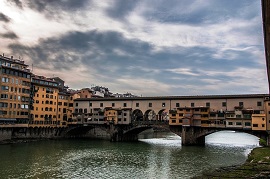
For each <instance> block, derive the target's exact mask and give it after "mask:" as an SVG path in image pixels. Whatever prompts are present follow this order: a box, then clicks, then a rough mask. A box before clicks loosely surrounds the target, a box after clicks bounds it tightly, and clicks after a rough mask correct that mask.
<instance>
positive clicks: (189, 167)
mask: <svg viewBox="0 0 270 179" xmlns="http://www.w3.org/2000/svg"><path fill="white" fill-rule="evenodd" d="M140 137H141V139H140V140H139V142H135V143H134V142H130V143H111V142H108V141H93V140H86V139H85V140H61V141H40V142H34V143H26V144H14V145H3V146H0V158H1V163H0V173H1V177H2V178H162V179H165V178H190V177H192V176H195V175H197V174H199V173H201V172H202V171H204V170H211V169H214V168H216V167H220V166H229V165H236V164H241V163H243V162H244V161H245V160H246V158H247V154H248V153H247V152H248V151H249V150H251V149H252V148H254V147H256V146H258V139H257V138H256V137H254V136H251V135H247V134H244V133H237V132H219V133H215V134H212V135H209V136H208V137H207V138H206V146H205V147H196V146H189V147H186V146H181V138H180V137H178V136H176V135H174V134H172V133H164V132H163V133H144V134H142V135H141V136H140Z"/></svg>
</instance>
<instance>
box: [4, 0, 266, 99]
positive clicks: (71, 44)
mask: <svg viewBox="0 0 270 179" xmlns="http://www.w3.org/2000/svg"><path fill="white" fill-rule="evenodd" d="M25 2H26V3H25ZM199 2H200V3H199ZM23 3H24V4H23V7H26V6H28V7H30V8H32V9H33V10H35V11H38V12H40V13H42V14H45V16H46V17H50V18H57V17H61V18H63V19H64V20H70V19H71V20H72V18H73V14H75V13H76V19H78V21H80V22H86V21H87V20H88V19H86V17H87V18H90V17H92V15H93V17H96V16H95V15H96V14H98V15H100V16H101V17H100V19H99V20H100V21H102V20H105V21H106V22H105V23H101V24H102V25H104V24H108V22H111V23H115V24H113V25H112V29H111V30H89V29H90V28H89V29H87V27H88V26H85V27H84V28H83V29H82V30H81V31H79V30H74V29H79V28H78V26H75V25H74V23H76V22H72V21H68V22H70V24H72V25H71V26H72V28H71V29H68V28H66V27H65V28H64V29H65V31H67V30H69V31H68V32H67V33H64V32H62V34H61V35H57V36H56V35H55V36H53V37H50V38H43V39H40V40H39V41H38V43H35V45H33V46H27V45H26V44H19V43H18V44H17V43H14V42H13V44H9V46H8V47H9V49H10V50H11V53H12V55H17V56H21V57H23V58H24V60H26V59H29V61H30V63H33V64H34V67H37V68H38V69H42V70H45V71H46V72H47V73H48V76H50V74H54V72H59V73H61V74H63V77H65V76H66V75H69V77H70V76H71V77H73V78H75V79H76V80H77V79H78V78H79V77H80V80H84V81H80V83H84V84H83V85H84V86H85V85H88V84H86V83H88V82H89V81H94V82H95V83H99V82H100V83H101V84H100V85H105V86H107V87H109V88H111V87H114V88H115V89H118V91H116V92H120V91H119V89H122V90H124V91H133V92H135V91H137V93H139V94H144V91H147V93H148V95H149V93H151V90H152V91H153V93H155V94H156V95H158V94H159V95H163V93H165V92H166V94H171V95H172V94H178V95H181V94H222V93H225V94H228V93H231V92H233V91H234V89H235V90H236V91H241V90H242V92H243V93H246V92H249V91H252V92H253V91H256V89H257V86H260V88H261V89H262V87H261V86H263V81H264V80H265V79H266V78H265V76H263V75H259V77H255V76H256V75H257V74H259V73H260V72H262V74H263V73H264V72H265V71H264V70H265V69H264V68H265V66H264V63H265V62H263V63H262V62H258V60H257V59H260V58H259V55H258V54H260V53H262V54H263V43H262V45H258V44H260V40H258V43H257V42H256V43H255V42H253V40H251V41H250V39H252V38H253V37H255V38H258V39H259V38H260V35H261V31H260V32H258V31H259V30H260V26H259V25H258V26H256V23H252V25H250V26H248V27H249V28H250V29H249V28H246V30H243V29H245V28H243V27H246V26H247V25H246V22H247V18H249V19H253V18H255V19H256V18H258V7H257V5H254V2H253V1H251V2H249V3H246V2H245V1H242V0H241V1H236V2H232V3H228V2H226V1H221V0H217V1H215V0H208V1H206V2H205V3H208V4H206V5H205V4H201V1H196V0H194V1H192V2H190V1H178V0H172V1H163V0H157V1H151V0H150V1H124V0H114V1H110V2H108V3H107V4H102V3H101V4H98V5H97V6H95V5H96V4H95V3H99V2H98V1H83V0H79V1H73V0H68V1H64V0H59V1H57V0H47V1H46V0H26V1H23ZM89 5H90V6H91V5H93V6H92V7H98V8H99V9H98V10H97V9H95V10H94V11H93V14H91V13H89V14H87V15H86V14H85V16H83V14H84V12H86V11H91V9H87V8H89V7H90V6H89ZM249 6H251V7H249ZM253 6H254V7H255V8H252V7H253ZM240 7H241V8H240ZM25 9H27V8H24V10H25ZM136 11H137V12H136ZM130 13H137V14H136V15H137V16H136V15H135V16H133V17H132V18H134V24H132V25H134V27H136V20H138V22H141V21H140V20H142V22H143V23H145V22H146V21H145V19H143V18H146V19H148V20H149V28H153V29H154V28H157V31H155V34H153V33H151V32H153V31H151V29H150V30H149V31H148V29H147V23H146V26H142V25H141V24H139V25H138V27H142V28H145V29H143V35H141V36H140V34H138V32H136V30H138V29H136V28H131V26H130V28H129V27H127V28H124V26H125V25H126V26H128V24H127V22H130V23H133V21H132V19H128V17H129V16H128V15H129V14H130ZM138 13H141V14H138ZM65 16H67V17H65ZM81 16H83V17H81ZM0 17H1V14H0ZM5 17H6V16H5ZM65 18H66V19H65ZM97 18H99V17H97ZM230 19H233V20H235V19H236V20H235V21H233V22H234V24H233V25H232V24H230V23H224V24H227V26H229V27H227V26H226V27H225V26H222V25H223V24H222V23H221V22H223V21H230ZM241 19H243V20H244V25H243V24H239V28H238V24H237V25H235V24H236V23H238V22H241ZM90 20H91V19H89V21H90ZM2 21H3V20H2ZM116 21H117V22H116ZM8 22H9V21H8ZM87 22H88V21H87ZM87 22H86V23H87ZM91 22H92V21H91ZM152 22H154V23H153V24H151V23H152ZM41 23H42V22H41ZM94 23H96V22H94ZM166 23H167V24H169V25H170V26H168V27H172V29H168V34H169V35H170V32H172V34H171V36H169V35H168V34H162V33H166V32H167V31H166V27H167V26H166V25H167V24H166ZM89 24H90V23H89ZM179 24H181V26H178V25H179ZM204 24H207V25H205V26H207V27H208V26H209V27H211V28H217V29H221V31H222V30H223V28H224V29H226V28H232V30H224V34H223V33H221V34H220V36H219V34H218V35H216V36H211V35H212V34H211V30H212V29H210V31H209V34H207V33H208V31H207V30H205V32H202V31H200V32H199V30H198V33H199V34H202V35H206V36H207V35H209V39H211V40H209V41H208V40H206V41H205V43H212V42H213V44H214V45H209V46H208V45H205V44H204V41H200V39H199V40H198V41H196V42H198V43H195V45H194V44H193V43H190V44H191V45H190V46H189V44H187V45H185V44H184V43H170V44H169V45H167V46H162V45H160V46H158V44H157V43H155V38H152V37H153V35H156V36H158V35H159V33H160V36H162V35H164V40H167V37H169V38H171V39H168V42H170V41H174V40H175V41H178V40H179V41H181V40H183V39H181V38H186V39H187V41H188V40H189V38H191V40H193V39H192V38H193V36H192V35H190V34H189V33H191V32H189V31H188V30H187V31H186V33H187V35H186V36H185V34H184V35H182V34H180V32H181V33H185V32H184V30H182V29H178V28H181V27H183V28H187V29H189V30H190V29H192V27H204ZM211 24H214V25H213V26H212V25H211ZM216 24H218V25H216ZM98 25H99V24H98V23H96V24H95V26H97V28H96V29H108V28H102V27H98ZM153 25H154V26H153ZM230 25H232V26H230ZM89 26H90V25H89ZM217 26H218V27H217ZM59 27H61V26H59ZM91 28H92V27H91ZM121 28H122V29H121ZM130 29H132V30H130ZM199 29H200V28H199ZM140 30H141V29H139V30H138V31H140ZM159 30H160V31H159ZM178 30H180V32H179V34H177V33H176V32H177V31H178ZM203 30H204V29H203ZM120 31H121V32H120ZM133 31H134V32H133ZM16 32H17V31H16ZM52 32H53V31H52ZM174 32H175V33H174ZM222 32H223V31H222ZM227 32H230V34H226V33H227ZM194 33H196V32H194ZM205 33H206V34H205ZM231 33H233V34H234V35H232V36H230V35H231ZM18 34H19V33H18ZM52 34H53V33H52ZM56 34H59V33H56ZM137 34H138V36H137ZM235 34H236V35H235ZM238 34H239V36H238ZM241 34H242V35H243V34H244V35H243V36H244V37H242V36H241ZM247 34H248V35H247ZM258 34H259V35H258ZM50 35H51V34H50ZM166 35H168V36H166ZM223 35H224V37H225V36H227V38H223ZM0 36H2V37H3V38H10V39H16V38H18V37H17V35H16V34H15V33H13V34H12V33H6V34H1V35H0ZM139 36H140V37H139ZM148 36H149V38H148ZM195 37H196V38H197V37H198V36H195ZM235 37H239V39H238V38H237V39H234V38H235ZM137 38H140V40H139V39H137ZM144 38H147V39H146V40H148V42H146V41H144ZM213 38H217V39H218V40H216V39H213ZM243 38H246V39H243ZM249 38H250V39H249ZM21 39H23V38H21ZM21 39H20V40H21ZM149 39H150V40H149ZM151 39H153V41H151ZM223 39H224V40H223ZM231 39H232V41H230V40H231ZM184 40H185V39H184ZM212 40H213V41H212ZM227 40H229V41H230V43H231V44H229V43H228V42H227ZM241 40H243V43H235V44H234V43H233V42H234V41H237V42H239V41H241ZM175 41H174V42H175ZM21 42H22V40H21ZM247 42H250V43H247ZM254 43H255V44H254ZM29 44H30V43H29ZM200 44H201V45H200ZM239 44H240V45H239ZM155 45H156V46H155ZM181 45H183V46H181ZM215 45H216V46H215ZM223 45H226V46H225V47H224V46H223ZM254 52H256V53H254ZM256 60H257V61H256ZM26 61H27V60H26ZM262 61H264V59H262ZM260 69H261V70H260ZM70 74H72V75H70ZM45 75H46V74H45ZM78 76H79V77H78ZM254 78H255V80H256V82H257V81H258V84H259V85H257V86H256V85H255V84H253V82H252V81H254ZM64 80H65V81H67V82H68V81H69V80H70V79H64ZM76 80H73V82H74V81H76ZM245 80H246V82H245ZM75 83H76V84H77V83H78V82H77V81H76V82H75ZM75 83H74V84H75ZM68 85H69V86H71V87H72V84H68ZM248 86H250V88H249V89H247V88H248ZM146 88H147V90H146ZM261 89H260V90H261ZM261 91H263V90H261ZM160 92H162V94H161V93H160ZM258 92H260V91H258ZM144 95H145V94H144Z"/></svg>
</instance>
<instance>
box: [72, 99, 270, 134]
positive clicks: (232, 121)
mask: <svg viewBox="0 0 270 179" xmlns="http://www.w3.org/2000/svg"><path fill="white" fill-rule="evenodd" d="M267 99H269V98H268V95H267V94H247V95H209V96H170V97H135V98H79V99H76V100H74V104H75V106H74V108H75V112H77V115H80V116H81V115H84V114H85V113H87V114H92V113H95V112H96V111H106V109H107V108H108V109H109V108H117V109H124V108H130V109H131V121H134V120H135V121H138V120H169V124H170V125H193V126H201V127H214V126H216V127H230V128H245V129H253V130H269V128H267V126H268V125H269V124H268V123H270V121H269V115H270V112H269V109H270V102H268V101H267ZM75 116H76V115H75ZM114 117H115V116H114ZM99 118H102V117H100V116H99ZM103 118H104V116H103ZM266 119H267V120H266ZM102 120H103V119H102Z"/></svg>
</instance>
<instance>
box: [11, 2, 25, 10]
mask: <svg viewBox="0 0 270 179" xmlns="http://www.w3.org/2000/svg"><path fill="white" fill-rule="evenodd" d="M8 2H10V3H12V4H15V5H16V6H17V7H19V8H21V9H22V8H23V5H22V2H21V1H20V0H8Z"/></svg>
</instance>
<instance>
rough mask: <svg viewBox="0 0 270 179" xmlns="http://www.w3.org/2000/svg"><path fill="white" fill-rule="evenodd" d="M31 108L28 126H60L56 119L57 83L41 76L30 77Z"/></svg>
mask: <svg viewBox="0 0 270 179" xmlns="http://www.w3.org/2000/svg"><path fill="white" fill-rule="evenodd" d="M32 88H33V90H34V95H33V101H34V102H33V107H32V110H31V118H30V119H31V121H30V123H29V126H61V125H62V122H63V121H62V120H59V119H58V108H57V107H58V93H59V88H58V83H57V82H55V81H53V80H51V79H48V78H46V77H43V76H37V75H35V76H32Z"/></svg>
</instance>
